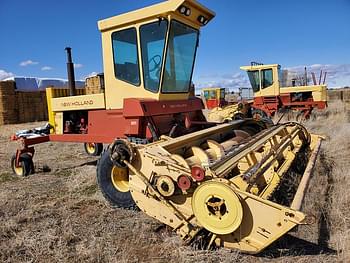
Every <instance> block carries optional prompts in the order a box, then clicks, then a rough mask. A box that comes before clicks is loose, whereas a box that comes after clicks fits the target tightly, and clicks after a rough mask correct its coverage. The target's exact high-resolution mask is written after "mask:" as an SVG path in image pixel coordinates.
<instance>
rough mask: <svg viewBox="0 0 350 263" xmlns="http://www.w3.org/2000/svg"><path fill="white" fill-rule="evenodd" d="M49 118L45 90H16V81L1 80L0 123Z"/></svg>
mask: <svg viewBox="0 0 350 263" xmlns="http://www.w3.org/2000/svg"><path fill="white" fill-rule="evenodd" d="M47 119H48V113H47V102H46V92H45V91H36V92H22V91H16V84H15V82H14V81H0V125H3V124H12V123H23V122H33V121H43V120H47Z"/></svg>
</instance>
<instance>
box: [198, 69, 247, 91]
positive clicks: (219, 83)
mask: <svg viewBox="0 0 350 263" xmlns="http://www.w3.org/2000/svg"><path fill="white" fill-rule="evenodd" d="M195 85H196V88H197V89H201V88H205V87H222V88H226V89H230V90H238V88H240V87H249V86H250V84H249V80H248V77H247V76H246V73H245V72H238V73H226V74H222V75H215V74H214V75H209V76H201V77H200V79H199V80H197V81H195Z"/></svg>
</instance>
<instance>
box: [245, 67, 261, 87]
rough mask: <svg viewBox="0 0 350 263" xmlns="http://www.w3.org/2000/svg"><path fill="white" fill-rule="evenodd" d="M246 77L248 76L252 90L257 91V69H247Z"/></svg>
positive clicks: (258, 80)
mask: <svg viewBox="0 0 350 263" xmlns="http://www.w3.org/2000/svg"><path fill="white" fill-rule="evenodd" d="M248 77H249V81H250V84H251V85H252V89H253V91H254V92H258V91H259V90H260V74H259V70H253V71H248Z"/></svg>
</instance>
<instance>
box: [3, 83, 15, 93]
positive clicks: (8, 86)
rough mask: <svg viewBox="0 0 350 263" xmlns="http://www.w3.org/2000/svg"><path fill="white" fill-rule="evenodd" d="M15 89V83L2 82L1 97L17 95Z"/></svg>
mask: <svg viewBox="0 0 350 263" xmlns="http://www.w3.org/2000/svg"><path fill="white" fill-rule="evenodd" d="M15 88H16V83H15V82H14V81H0V96H5V95H6V96H7V95H15Z"/></svg>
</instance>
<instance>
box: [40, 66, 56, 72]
mask: <svg viewBox="0 0 350 263" xmlns="http://www.w3.org/2000/svg"><path fill="white" fill-rule="evenodd" d="M52 69H53V68H52V67H50V66H44V67H42V68H41V70H42V71H48V70H52Z"/></svg>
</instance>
